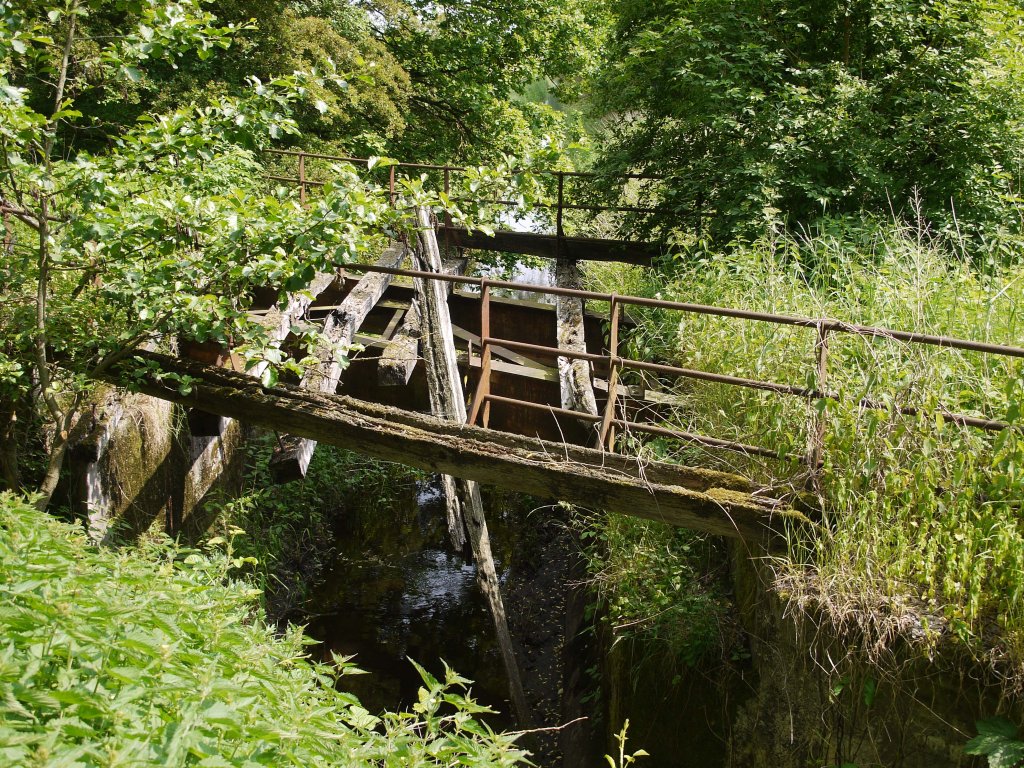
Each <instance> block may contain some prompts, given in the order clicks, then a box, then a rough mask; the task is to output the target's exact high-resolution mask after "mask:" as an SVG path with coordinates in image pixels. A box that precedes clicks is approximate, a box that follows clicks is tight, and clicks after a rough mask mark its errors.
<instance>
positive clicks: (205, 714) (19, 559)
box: [0, 494, 523, 768]
mask: <svg viewBox="0 0 1024 768" xmlns="http://www.w3.org/2000/svg"><path fill="white" fill-rule="evenodd" d="M229 548H230V542H229V541H228V542H222V543H221V544H220V545H219V546H218V545H214V546H210V547H208V548H207V549H206V550H205V551H202V552H201V551H196V550H189V549H182V548H178V547H176V546H174V545H173V544H172V543H171V542H170V541H167V540H164V541H158V542H156V541H153V542H148V543H146V544H144V545H143V548H142V549H140V550H129V549H125V550H121V551H114V550H110V549H99V548H95V547H94V546H93V545H91V544H90V543H89V542H88V541H87V539H86V537H85V535H84V534H83V533H82V532H81V530H80V529H77V528H75V527H72V526H69V525H67V524H64V523H59V522H56V521H55V520H53V519H52V518H49V517H47V516H46V515H44V514H41V513H39V512H37V511H35V510H34V509H33V508H32V507H31V506H30V505H29V504H28V503H26V502H24V501H22V500H19V499H17V498H15V497H14V496H12V495H10V494H0V637H2V638H3V639H2V641H0V764H3V765H12V766H14V765H16V766H24V767H25V768H30V767H31V766H40V767H42V766H47V767H48V768H59V767H60V766H129V765H131V766H184V765H195V766H204V767H205V768H225V767H228V766H239V767H242V766H246V767H251V766H262V765H266V766H302V767H303V768H308V767H309V766H334V765H345V766H411V765H416V766H435V765H436V766H441V765H444V766H450V765H467V766H472V765H475V766H510V765H515V764H518V763H519V762H520V759H521V758H522V755H523V753H522V752H520V751H518V750H516V749H515V747H514V743H513V742H514V737H513V736H510V735H504V734H495V733H493V732H492V731H491V730H490V729H489V728H488V727H487V726H486V725H484V724H482V723H480V722H478V721H477V720H476V719H475V715H477V714H479V713H480V712H483V711H486V710H484V709H483V708H481V707H480V706H478V705H477V704H476V703H474V702H473V700H472V699H471V698H470V696H469V695H468V694H467V693H466V692H465V686H466V685H467V683H468V681H466V680H464V679H463V678H460V677H459V676H458V675H456V674H455V673H454V672H451V671H450V670H449V671H448V674H447V676H446V679H445V680H444V681H438V680H435V679H434V678H432V677H431V676H430V675H429V674H427V673H426V672H425V671H423V670H420V672H421V675H422V677H423V680H424V685H423V688H422V689H421V691H420V695H419V701H418V703H417V704H415V705H414V706H413V708H412V711H410V712H401V713H385V714H384V715H382V716H381V717H379V718H378V717H375V716H373V715H370V714H369V713H368V712H367V711H366V710H365V709H363V708H362V707H360V706H359V702H358V701H357V700H356V699H355V697H353V696H352V695H351V694H348V693H345V692H343V691H341V690H339V689H337V688H336V687H335V682H336V678H337V677H338V676H339V675H343V674H345V673H346V672H351V671H353V668H352V667H351V666H350V665H348V664H347V663H346V662H345V660H344V659H336V660H335V661H336V663H335V664H330V665H328V664H315V663H312V662H310V661H309V660H308V658H307V657H306V655H305V653H304V646H305V645H306V644H308V643H309V642H310V641H308V640H307V639H305V638H304V636H303V635H302V632H301V631H300V630H299V629H297V628H294V627H292V628H290V629H289V630H288V631H287V632H285V633H284V634H279V633H278V632H276V631H275V630H274V629H272V628H270V627H268V626H267V625H266V623H265V622H264V621H263V619H262V615H261V613H260V612H259V611H258V610H257V606H256V603H255V599H256V590H254V589H253V588H252V586H251V584H250V583H249V582H247V581H242V580H237V579H235V578H233V576H232V560H233V559H234V553H230V555H229V552H228V551H227V550H228V549H229Z"/></svg>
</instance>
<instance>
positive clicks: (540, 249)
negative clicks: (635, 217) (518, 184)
mask: <svg viewBox="0 0 1024 768" xmlns="http://www.w3.org/2000/svg"><path fill="white" fill-rule="evenodd" d="M438 231H439V232H441V233H442V234H445V233H447V237H448V238H449V239H450V242H451V244H452V245H453V246H455V247H457V248H468V249H470V250H474V249H475V250H485V251H500V252H502V253H521V254H528V255H530V256H541V257H544V258H548V259H555V258H558V256H559V255H560V253H561V255H564V256H565V257H567V258H570V259H576V260H578V261H618V262H622V263H624V264H638V265H640V266H644V267H649V266H651V264H652V263H653V261H654V259H656V258H657V257H659V256H660V255H661V247H660V246H658V245H655V244H652V243H639V242H633V241H628V240H605V239H598V238H589V237H564V238H562V250H561V251H559V242H558V238H557V237H555V236H554V235H544V234H538V233H536V232H508V231H498V232H495V233H494V234H493V235H486V234H484V233H483V232H480V231H478V230H474V231H473V232H468V231H467V230H466V229H464V228H462V227H439V228H438Z"/></svg>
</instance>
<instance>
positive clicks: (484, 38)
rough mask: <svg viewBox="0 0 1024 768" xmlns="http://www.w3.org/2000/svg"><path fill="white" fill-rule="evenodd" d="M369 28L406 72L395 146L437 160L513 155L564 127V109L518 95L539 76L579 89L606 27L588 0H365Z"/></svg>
mask: <svg viewBox="0 0 1024 768" xmlns="http://www.w3.org/2000/svg"><path fill="white" fill-rule="evenodd" d="M364 4H365V5H366V7H368V8H370V9H372V11H373V13H374V16H375V18H377V19H378V20H379V22H378V24H376V25H375V27H374V29H375V32H376V34H377V36H378V37H379V38H380V40H381V41H382V43H383V44H384V45H385V46H386V47H387V49H388V50H389V51H390V52H391V54H392V55H393V56H394V57H395V59H396V60H397V61H398V62H400V63H401V65H402V66H403V68H404V69H405V70H406V71H407V72H408V74H409V78H410V90H409V96H408V110H409V114H408V117H407V123H408V128H407V130H406V132H405V133H404V135H403V136H402V138H401V141H400V142H399V144H398V145H397V147H398V148H397V149H396V150H395V151H396V152H398V153H399V154H401V153H403V152H405V153H409V154H414V155H415V156H416V157H417V158H419V159H423V160H427V159H433V160H435V161H438V162H453V161H461V160H467V161H471V162H477V161H482V160H483V161H487V160H493V159H495V158H500V157H501V155H502V154H503V153H512V154H518V153H520V152H522V151H523V150H524V149H525V148H527V147H529V146H530V145H531V144H533V143H535V140H536V139H537V138H538V137H540V136H542V135H544V134H548V133H556V132H558V131H560V130H561V117H562V116H561V115H560V114H559V113H558V112H557V111H555V110H553V109H551V108H549V107H547V106H546V105H543V104H534V103H528V102H526V101H525V100H522V99H517V98H516V95H517V94H518V93H521V92H522V91H523V90H524V89H525V88H526V87H527V86H528V85H529V84H530V83H531V82H533V81H535V80H537V79H547V80H551V81H553V82H554V83H555V84H556V86H557V88H556V90H558V92H559V94H560V95H563V96H566V97H568V96H571V95H578V93H579V89H580V87H581V84H582V82H583V80H584V75H585V74H586V73H587V72H588V71H589V70H590V69H591V67H592V66H593V65H594V63H595V61H596V55H597V51H598V47H599V46H598V41H599V40H600V37H601V35H602V33H603V30H604V13H603V11H602V7H601V4H600V3H598V2H595V1H594V0H567V1H566V2H561V3H550V2H546V1H545V0H527V1H526V2H523V1H522V0H516V1H515V2H513V1H512V0H470V1H469V2H458V3H452V2H448V3H437V2H432V1H431V0H368V1H367V2H366V3H364Z"/></svg>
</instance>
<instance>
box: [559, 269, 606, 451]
mask: <svg viewBox="0 0 1024 768" xmlns="http://www.w3.org/2000/svg"><path fill="white" fill-rule="evenodd" d="M555 285H557V286H558V287H559V288H572V289H576V290H579V289H581V288H582V287H583V279H582V277H581V276H580V270H579V267H578V266H577V264H576V262H575V261H573V260H570V259H565V258H560V259H559V260H558V262H557V263H556V265H555ZM555 316H556V318H557V332H558V348H559V349H564V350H566V351H568V352H586V351H587V340H586V335H585V332H584V326H583V301H582V299H579V298H577V297H575V296H558V297H557V299H556V302H555ZM558 382H559V387H560V388H561V392H562V407H563V408H565V409H567V410H570V411H580V412H581V413H586V414H590V415H592V416H596V415H597V400H596V399H595V397H594V385H593V383H592V382H591V377H590V363H589V362H588V361H586V360H576V359H572V358H568V357H559V358H558ZM581 423H583V422H581ZM586 424H587V425H588V426H590V424H591V422H586ZM595 438H596V435H595Z"/></svg>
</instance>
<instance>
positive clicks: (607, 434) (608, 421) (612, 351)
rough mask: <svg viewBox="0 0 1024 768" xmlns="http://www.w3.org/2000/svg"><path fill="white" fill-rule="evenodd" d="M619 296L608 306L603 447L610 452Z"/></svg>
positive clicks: (615, 396)
mask: <svg viewBox="0 0 1024 768" xmlns="http://www.w3.org/2000/svg"><path fill="white" fill-rule="evenodd" d="M620 311H621V310H620V307H619V297H618V296H617V295H616V294H614V293H613V294H612V298H611V303H610V304H609V307H608V316H609V319H610V320H611V332H610V334H609V339H608V352H609V355H608V402H607V403H606V404H605V407H604V417H603V418H602V419H601V438H600V442H601V447H602V448H607V449H608V451H609V452H611V451H614V450H615V425H614V424H613V423H612V421H613V420H614V419H615V403H616V400H617V399H618V384H619V312H620Z"/></svg>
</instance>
